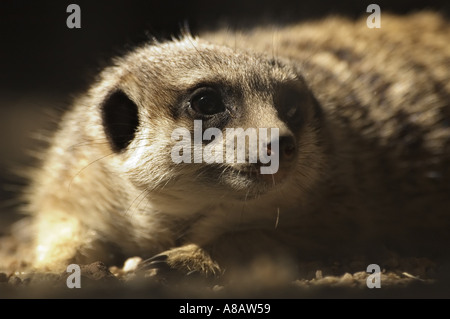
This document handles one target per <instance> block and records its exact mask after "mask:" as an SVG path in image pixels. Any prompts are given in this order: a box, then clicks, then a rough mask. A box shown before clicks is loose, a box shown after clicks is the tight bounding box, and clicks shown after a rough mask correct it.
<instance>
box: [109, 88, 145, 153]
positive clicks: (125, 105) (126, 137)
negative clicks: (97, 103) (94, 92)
mask: <svg viewBox="0 0 450 319" xmlns="http://www.w3.org/2000/svg"><path fill="white" fill-rule="evenodd" d="M102 121H103V128H104V130H105V134H106V137H107V138H108V140H109V143H110V145H111V148H112V149H113V151H115V152H121V151H123V150H125V149H126V147H127V146H128V145H129V144H130V143H131V141H132V140H133V138H134V135H135V133H136V130H137V128H138V126H139V117H138V107H137V105H136V104H135V103H134V102H133V101H132V100H131V99H130V98H129V97H128V96H127V95H126V94H125V93H124V92H122V91H120V90H119V91H115V92H113V93H112V94H110V95H109V96H108V97H107V98H106V99H105V101H104V102H103V104H102Z"/></svg>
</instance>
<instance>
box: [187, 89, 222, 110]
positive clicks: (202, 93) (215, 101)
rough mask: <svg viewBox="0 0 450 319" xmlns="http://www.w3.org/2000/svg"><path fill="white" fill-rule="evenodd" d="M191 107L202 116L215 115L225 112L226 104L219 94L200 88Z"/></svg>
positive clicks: (193, 96) (191, 102) (191, 100)
mask: <svg viewBox="0 0 450 319" xmlns="http://www.w3.org/2000/svg"><path fill="white" fill-rule="evenodd" d="M189 105H190V107H191V108H192V109H193V110H194V111H195V112H197V113H199V114H202V115H214V114H218V113H222V112H224V111H225V109H226V108H225V104H224V103H223V100H222V96H221V95H220V93H219V92H217V91H216V90H214V89H212V88H200V89H198V90H196V91H195V92H194V94H193V95H192V97H191V99H190V101H189Z"/></svg>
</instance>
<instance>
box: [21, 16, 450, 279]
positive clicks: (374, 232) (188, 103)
mask: <svg viewBox="0 0 450 319" xmlns="http://www.w3.org/2000/svg"><path fill="white" fill-rule="evenodd" d="M413 26H414V28H413ZM414 29H417V31H414ZM449 31H450V28H449V26H448V24H446V23H445V22H444V21H442V20H441V19H440V18H439V17H438V16H437V15H434V14H417V15H412V16H409V17H404V18H401V17H389V16H387V15H386V17H385V16H383V25H382V28H381V29H368V28H367V27H366V25H365V20H364V21H363V20H359V21H357V22H353V21H348V20H345V19H338V18H330V19H327V20H324V21H321V22H316V23H307V24H303V25H294V26H290V27H286V28H278V29H276V30H274V29H268V28H265V29H264V28H263V29H255V30H253V31H252V32H249V33H243V34H239V35H236V34H233V35H231V34H228V33H226V32H216V33H211V34H205V35H204V39H206V40H204V39H202V38H200V39H198V38H193V37H191V36H185V37H183V38H182V39H180V40H174V41H168V42H166V43H152V44H148V45H146V46H142V47H140V48H137V49H136V50H134V51H133V52H130V53H129V54H127V55H126V56H124V57H122V58H119V59H117V60H115V63H114V65H113V66H111V67H109V68H107V69H106V70H105V71H103V72H102V73H101V75H100V76H99V78H98V80H97V81H96V82H95V83H94V84H93V86H92V87H91V89H90V90H89V91H88V92H87V93H86V95H84V96H82V97H81V98H79V99H78V100H77V101H76V102H75V103H74V107H73V109H72V110H70V111H69V112H68V113H67V114H66V115H65V116H64V117H63V119H62V120H61V123H60V127H59V130H58V131H57V132H56V134H55V135H54V137H53V138H52V140H51V142H50V146H49V149H48V151H47V153H46V155H45V156H44V158H43V159H42V167H41V168H40V169H39V170H36V171H35V173H34V174H33V178H32V184H31V186H30V188H29V192H28V199H29V205H28V211H29V212H30V213H31V214H32V216H33V220H34V222H33V225H34V226H33V227H34V232H35V233H34V234H35V237H34V239H35V244H34V261H33V265H34V266H36V267H38V268H50V269H63V268H65V267H67V265H68V264H70V263H74V262H76V263H87V262H91V261H96V260H102V261H105V262H108V263H111V264H113V263H117V262H119V261H120V260H121V259H123V258H126V257H131V256H136V255H137V256H141V257H144V258H148V257H152V256H154V255H157V256H159V257H158V258H156V259H150V261H149V265H150V266H151V265H152V263H154V262H155V260H156V261H161V256H164V257H162V258H163V259H164V261H165V262H166V263H167V264H168V265H169V266H170V267H172V268H174V269H178V270H181V271H184V272H186V273H188V272H191V271H199V272H201V273H203V274H205V275H209V274H216V275H217V274H220V273H222V271H223V270H226V269H228V268H229V267H233V265H246V264H248V263H252V262H253V261H255V260H260V259H258V258H265V257H267V258H268V259H269V260H273V261H276V262H278V261H279V262H280V263H281V264H283V265H284V264H289V265H294V264H295V261H296V260H301V259H302V258H309V257H310V256H315V257H317V256H326V257H327V258H328V257H330V256H333V255H334V256H341V255H343V254H352V253H364V252H367V253H374V252H375V251H378V250H380V251H381V250H383V249H386V248H387V249H399V250H400V251H404V252H405V253H406V254H414V253H417V254H422V253H423V254H425V253H427V252H428V253H431V254H435V253H439V252H440V251H441V250H442V247H445V246H446V243H447V244H448V243H449V235H448V231H447V230H448V226H449V225H450V213H449V211H448V210H449V209H448V204H449V202H450V200H449V198H448V194H449V191H450V183H449V181H450V175H449V174H450V172H449V169H448V167H449V165H448V164H449V162H450V126H449V114H450V105H449V103H450V102H449V101H450V99H449V96H450V81H449V79H450V45H449V41H448V40H449V34H450V33H449ZM194 120H201V121H202V123H203V132H204V131H205V129H207V128H219V129H220V130H222V131H225V129H226V128H228V127H234V128H243V129H247V128H278V129H279V132H280V150H279V157H280V167H279V170H278V172H277V173H276V174H274V175H266V176H264V175H261V174H258V173H254V171H255V170H256V169H258V168H260V167H261V164H260V163H256V164H250V163H232V164H230V163H223V164H208V163H205V162H201V163H191V164H189V163H181V164H176V163H174V161H173V159H172V157H171V150H172V149H173V147H174V145H176V143H177V141H176V139H174V138H173V136H172V133H173V132H174V130H176V129H177V128H180V127H182V128H187V129H188V130H189V131H190V132H193V129H194ZM207 144H208V143H207V142H205V141H203V146H206V145H207ZM269 150H270V149H269ZM433 236H434V237H433ZM437 241H439V242H438V243H437Z"/></svg>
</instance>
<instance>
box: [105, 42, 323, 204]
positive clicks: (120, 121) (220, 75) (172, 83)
mask: <svg viewBox="0 0 450 319" xmlns="http://www.w3.org/2000/svg"><path fill="white" fill-rule="evenodd" d="M102 79H103V80H102V81H100V85H99V87H98V88H97V90H100V91H101V92H103V93H102V101H101V102H100V103H98V104H99V105H98V106H97V107H98V114H99V119H100V121H101V125H102V126H103V131H104V134H105V135H106V138H107V139H108V141H109V143H108V144H109V147H110V150H111V151H112V152H113V153H114V154H113V156H114V161H115V163H116V165H115V167H116V168H117V170H118V172H119V173H120V174H124V176H126V177H127V178H129V179H130V181H132V183H133V184H135V185H136V186H137V187H138V188H139V189H144V190H146V191H147V194H148V196H150V197H152V196H155V197H156V196H160V195H161V196H162V195H164V196H166V198H173V199H174V200H177V201H179V202H180V203H195V202H198V201H201V202H202V203H204V202H208V201H211V202H212V201H218V200H220V199H223V200H224V201H229V200H237V201H242V200H251V199H254V198H261V197H262V196H265V194H267V193H271V192H273V191H274V190H276V189H279V188H286V189H291V190H295V192H296V195H295V196H298V195H299V194H298V193H299V192H301V190H302V189H306V188H309V187H310V186H312V185H313V184H314V182H315V180H316V177H317V176H318V170H319V167H320V163H321V160H322V157H321V155H320V154H321V153H322V152H323V151H322V149H321V138H320V126H321V124H320V123H321V121H322V119H321V117H322V115H321V110H320V107H319V105H318V103H317V102H316V100H315V98H314V96H313V95H312V93H311V92H310V91H309V89H308V88H307V86H306V84H305V82H304V80H303V78H302V77H301V75H300V74H299V72H298V71H297V69H296V67H295V66H293V65H290V64H289V63H288V62H282V61H279V60H277V59H273V58H270V57H264V56H260V55H256V54H252V53H246V52H237V51H235V50H233V49H231V48H227V47H222V46H216V45H213V44H210V43H208V42H204V41H202V40H199V39H194V38H192V37H189V36H188V37H185V38H183V39H181V40H176V41H171V42H167V43H162V44H152V45H148V46H144V47H141V48H139V49H137V50H135V51H134V52H132V53H130V54H128V55H127V56H125V57H124V58H121V59H120V60H118V61H116V66H114V67H111V68H110V69H108V70H106V71H105V72H104V73H103V76H102ZM184 205H185V204H184Z"/></svg>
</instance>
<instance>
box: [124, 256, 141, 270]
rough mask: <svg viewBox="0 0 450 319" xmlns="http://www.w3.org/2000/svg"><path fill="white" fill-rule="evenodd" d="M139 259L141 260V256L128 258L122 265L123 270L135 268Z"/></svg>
mask: <svg viewBox="0 0 450 319" xmlns="http://www.w3.org/2000/svg"><path fill="white" fill-rule="evenodd" d="M141 261H142V258H141V257H132V258H128V259H127V260H126V261H125V263H124V265H123V271H124V272H129V271H134V270H136V268H137V266H138V265H139V263H140V262H141Z"/></svg>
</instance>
